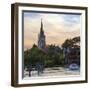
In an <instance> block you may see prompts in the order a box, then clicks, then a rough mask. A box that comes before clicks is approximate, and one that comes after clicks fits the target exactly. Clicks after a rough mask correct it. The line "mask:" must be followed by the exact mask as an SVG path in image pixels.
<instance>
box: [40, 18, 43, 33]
mask: <svg viewBox="0 0 90 90" xmlns="http://www.w3.org/2000/svg"><path fill="white" fill-rule="evenodd" d="M40 32H41V33H43V22H42V18H41V29H40Z"/></svg>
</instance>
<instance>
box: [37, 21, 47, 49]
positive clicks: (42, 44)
mask: <svg viewBox="0 0 90 90" xmlns="http://www.w3.org/2000/svg"><path fill="white" fill-rule="evenodd" d="M45 47H46V40H45V34H44V30H43V22H42V19H41V27H40V33H39V35H38V48H40V49H41V50H45Z"/></svg>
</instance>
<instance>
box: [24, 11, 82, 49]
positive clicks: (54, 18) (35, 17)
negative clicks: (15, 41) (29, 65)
mask: <svg viewBox="0 0 90 90" xmlns="http://www.w3.org/2000/svg"><path fill="white" fill-rule="evenodd" d="M23 18H24V50H26V49H29V48H31V47H32V45H33V44H36V45H37V42H38V34H39V33H40V27H41V19H42V22H43V30H44V33H45V36H46V44H47V45H50V44H55V45H58V46H61V45H62V43H63V42H64V41H65V40H66V39H70V38H73V37H76V36H80V30H81V28H80V27H81V23H80V15H76V14H60V13H58V14H57V13H56V14H53V13H37V12H24V17H23Z"/></svg>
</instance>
